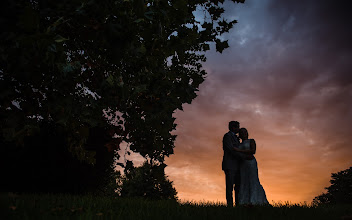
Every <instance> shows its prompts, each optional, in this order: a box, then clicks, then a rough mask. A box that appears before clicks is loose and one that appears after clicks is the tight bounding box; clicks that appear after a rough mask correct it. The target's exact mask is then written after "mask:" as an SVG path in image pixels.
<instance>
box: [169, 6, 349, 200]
mask: <svg viewBox="0 0 352 220" xmlns="http://www.w3.org/2000/svg"><path fill="white" fill-rule="evenodd" d="M349 5H351V3H348V1H345V0H340V1H332V0H319V1H316V0H306V1H303V0H302V1H296V0H285V1H282V0H246V2H245V4H234V3H232V2H231V3H230V2H226V3H225V9H226V15H225V16H226V17H227V18H229V19H237V20H238V23H237V24H236V25H235V26H234V28H233V29H232V30H231V31H230V33H228V34H226V35H224V36H223V37H224V39H228V40H229V45H230V48H229V49H227V50H225V51H224V52H223V53H222V54H220V53H216V52H215V50H214V49H213V50H211V51H210V52H209V53H207V54H206V55H207V62H206V63H204V69H205V70H206V71H207V72H208V75H207V78H206V80H205V82H204V83H203V84H202V85H201V86H200V88H199V92H198V97H197V98H196V99H194V101H193V102H192V103H191V104H187V105H184V106H183V107H184V110H183V111H177V112H176V113H175V114H174V116H175V117H176V123H177V124H178V126H177V129H176V131H175V134H177V135H178V137H177V139H176V142H175V149H174V150H175V153H174V155H171V156H170V157H169V158H167V159H166V164H167V165H168V166H167V167H166V174H167V175H168V177H169V179H170V180H172V181H173V183H174V186H175V188H176V190H177V191H178V197H179V199H180V200H183V201H206V202H207V201H209V202H225V201H226V199H225V175H224V173H223V171H222V170H221V162H222V156H223V150H222V137H223V135H224V134H225V133H226V132H227V131H228V128H227V126H228V122H229V121H231V120H237V121H239V122H240V125H241V127H245V128H247V129H248V131H249V137H250V138H254V139H255V140H256V143H257V153H256V154H255V156H256V159H257V161H258V169H259V179H260V182H261V184H262V186H263V187H264V189H265V191H266V195H267V198H268V200H269V202H271V203H273V202H280V201H282V202H284V201H290V202H292V203H300V202H304V201H307V202H311V201H312V199H313V198H314V197H315V196H317V195H319V194H321V193H322V192H325V190H324V187H327V186H329V185H330V183H329V180H330V177H331V173H335V172H338V171H341V170H344V169H347V168H349V167H350V166H352V160H351V158H352V146H351V144H350V143H352V135H351V133H352V132H351V131H352V101H351V100H352V74H351V70H352V62H351V61H352V42H351V41H352V31H351V27H352V19H351V13H350V11H349V10H350V8H351V7H349Z"/></svg>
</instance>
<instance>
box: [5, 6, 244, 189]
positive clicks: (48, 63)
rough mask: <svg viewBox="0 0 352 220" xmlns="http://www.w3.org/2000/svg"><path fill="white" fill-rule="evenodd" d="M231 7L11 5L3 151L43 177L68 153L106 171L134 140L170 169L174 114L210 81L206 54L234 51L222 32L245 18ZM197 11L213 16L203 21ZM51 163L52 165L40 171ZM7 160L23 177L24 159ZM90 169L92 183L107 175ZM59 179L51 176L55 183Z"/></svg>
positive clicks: (142, 150)
mask: <svg viewBox="0 0 352 220" xmlns="http://www.w3.org/2000/svg"><path fill="white" fill-rule="evenodd" d="M232 2H237V3H239V2H242V3H243V2H244V0H238V1H235V0H232ZM222 3H224V0H213V1H203V0H158V1H154V0H62V1H51V0H49V1H48V0H33V1H30V0H4V1H2V3H1V7H0V25H1V27H2V31H1V34H0V54H1V55H0V100H1V102H0V141H1V145H2V146H6V147H3V148H2V152H3V155H7V156H9V157H8V158H15V157H16V156H15V155H17V156H18V157H19V158H23V161H26V162H27V164H26V165H25V166H26V167H28V169H29V167H31V166H32V165H33V167H32V168H33V169H32V170H37V171H38V172H41V170H45V169H46V168H45V169H44V167H45V166H47V165H48V164H51V165H50V166H49V167H52V166H54V164H53V163H51V162H50V161H51V159H52V158H56V159H58V158H57V157H56V155H60V154H61V153H63V154H64V155H65V156H63V158H70V159H67V161H71V159H72V158H71V156H72V157H73V158H76V161H75V162H73V161H74V159H72V163H75V164H76V162H77V164H78V163H81V162H82V167H85V166H88V165H89V166H90V165H93V164H96V165H97V166H98V167H99V166H100V165H98V164H97V163H98V160H99V159H98V158H105V157H106V158H110V159H107V161H103V160H104V159H100V163H101V164H104V166H102V167H107V165H106V164H109V163H110V165H111V164H112V160H111V158H112V155H114V152H116V150H119V148H120V143H121V142H122V141H125V142H127V143H129V146H130V149H131V150H132V151H134V152H137V153H139V154H141V155H142V156H143V157H145V158H148V159H151V160H153V161H155V162H157V163H163V162H164V158H165V156H169V155H170V154H173V148H174V140H175V138H176V136H175V135H172V134H171V131H172V130H174V129H175V128H176V124H175V123H174V121H175V118H174V117H173V116H172V115H173V113H174V112H175V111H176V110H177V109H181V110H182V104H184V103H191V101H192V100H193V99H194V98H195V97H196V95H197V94H196V92H197V91H198V88H199V85H200V84H201V83H202V82H203V81H204V78H205V75H206V72H205V71H204V70H203V69H202V62H204V61H205V55H204V54H205V52H206V51H207V50H209V49H210V44H211V43H214V44H215V45H216V50H217V51H218V52H220V53H221V52H222V51H223V50H224V49H225V48H227V47H228V44H227V41H224V40H220V39H222V38H220V36H221V35H222V34H223V33H226V32H228V31H229V30H230V29H231V28H232V27H233V25H234V24H235V23H236V20H233V21H227V20H225V19H224V18H223V16H222V15H223V13H224V8H223V5H222ZM196 10H197V11H198V12H201V13H202V14H204V16H205V17H204V19H203V18H201V19H196V17H195V15H194V12H195V11H196ZM96 128H98V129H99V130H100V131H103V132H104V133H105V134H104V135H106V136H107V138H106V139H104V141H101V142H99V141H98V142H99V144H95V140H96V138H92V137H94V136H95V131H96ZM46 130H49V131H50V132H51V134H53V135H49V136H48V137H52V140H50V139H48V138H47V137H45V135H44V134H46V132H45V131H46ZM53 142H54V143H53ZM38 146H40V147H38ZM50 148H53V149H50ZM28 152H32V153H30V154H27V153H28ZM53 152H55V153H53ZM58 152H61V153H58ZM102 152H105V153H102ZM69 155H71V156H69ZM66 156H67V157H66ZM116 156H117V157H118V155H116ZM4 157H5V156H4ZM27 157H30V158H27ZM42 158H46V159H45V160H44V161H42V163H40V164H41V165H38V164H37V163H36V162H38V161H41V159H42ZM4 161H6V164H5V166H8V167H12V169H11V172H5V173H6V174H7V176H5V177H4V178H7V179H10V178H12V175H15V174H16V173H22V170H21V169H22V168H23V167H22V166H23V163H21V161H20V160H13V161H12V160H9V159H8V160H4ZM14 161H16V162H14ZM83 162H84V163H85V164H83ZM67 163H68V164H70V163H69V162H67ZM34 164H37V165H36V166H34ZM58 164H61V163H58ZM75 166H76V165H75ZM77 166H79V165H77ZM34 167H36V169H34ZM63 167H65V166H63ZM84 169H85V168H84ZM99 169H100V168H99ZM107 169H108V168H107ZM59 170H60V169H59ZM59 170H57V172H59ZM64 170H65V169H64ZM72 170H74V169H72ZM88 170H89V169H88V168H87V169H86V171H87V172H86V171H85V172H82V173H84V174H85V175H86V177H85V178H88V179H90V178H93V177H98V176H99V175H98V174H94V175H91V173H95V172H88ZM66 171H67V170H66ZM66 171H65V172H66ZM76 171H77V172H79V169H78V170H76ZM33 172H34V171H33ZM60 172H63V171H62V170H61V171H60ZM53 173H54V172H46V174H45V175H50V176H51V177H52V178H55V174H53ZM45 175H44V174H43V175H39V176H38V178H39V179H41V178H45ZM82 175H83V174H82ZM62 176H63V177H65V175H64V174H63V175H62ZM51 177H50V178H51ZM66 177H67V176H66ZM48 178H49V177H48ZM85 178H83V177H82V178H81V179H85ZM72 179H75V176H72ZM39 182H40V181H39ZM39 182H38V184H39ZM51 182H54V181H51ZM78 182H80V181H78ZM10 185H11V184H10V183H9V186H10ZM54 185H55V184H54ZM34 188H36V187H34ZM37 188H38V187H37ZM78 189H79V188H78ZM78 189H77V190H78Z"/></svg>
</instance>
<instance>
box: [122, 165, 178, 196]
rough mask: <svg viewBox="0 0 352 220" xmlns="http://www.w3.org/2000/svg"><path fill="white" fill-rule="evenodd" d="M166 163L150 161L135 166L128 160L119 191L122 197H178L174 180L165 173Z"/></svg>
mask: <svg viewBox="0 0 352 220" xmlns="http://www.w3.org/2000/svg"><path fill="white" fill-rule="evenodd" d="M165 167H166V165H165V164H155V163H152V164H151V163H148V162H147V161H146V162H144V164H143V165H142V166H140V167H134V166H133V164H132V162H131V161H128V162H127V164H126V168H125V171H124V174H125V175H124V176H122V177H121V179H120V181H121V185H120V188H119V193H120V195H121V196H122V197H142V198H148V199H172V200H176V199H177V196H176V195H177V192H176V189H175V188H174V187H173V186H172V181H170V180H168V178H167V176H166V175H165V171H164V169H165Z"/></svg>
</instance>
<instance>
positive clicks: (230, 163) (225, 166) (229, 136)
mask: <svg viewBox="0 0 352 220" xmlns="http://www.w3.org/2000/svg"><path fill="white" fill-rule="evenodd" d="M229 130H230V131H229V132H227V133H226V134H225V135H224V138H223V140H222V144H223V150H224V156H223V159H222V170H223V171H224V172H225V179H226V201H227V206H228V207H232V206H233V190H235V203H236V205H238V192H239V188H240V183H241V175H240V166H241V161H243V160H245V159H247V160H248V159H252V158H251V156H246V155H244V154H242V153H240V152H237V151H235V150H234V147H238V146H239V144H240V141H239V138H238V136H237V134H238V131H239V130H240V123H239V122H238V121H230V122H229ZM252 157H253V156H252ZM233 185H235V187H234V186H233Z"/></svg>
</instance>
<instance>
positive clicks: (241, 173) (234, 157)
mask: <svg viewBox="0 0 352 220" xmlns="http://www.w3.org/2000/svg"><path fill="white" fill-rule="evenodd" d="M229 130H230V131H229V132H227V133H226V134H225V135H224V138H223V150H224V157H223V160H222V170H224V172H225V176H226V200H227V206H230V207H232V206H233V190H235V203H236V205H246V204H252V205H266V204H269V203H268V200H267V198H266V195H265V191H264V189H263V187H262V185H260V182H259V178H258V166H257V160H256V159H255V157H254V156H253V154H255V151H256V144H255V141H254V139H248V131H247V129H245V128H241V129H240V123H239V122H238V121H230V122H229ZM237 134H239V136H237ZM240 139H241V141H240Z"/></svg>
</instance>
